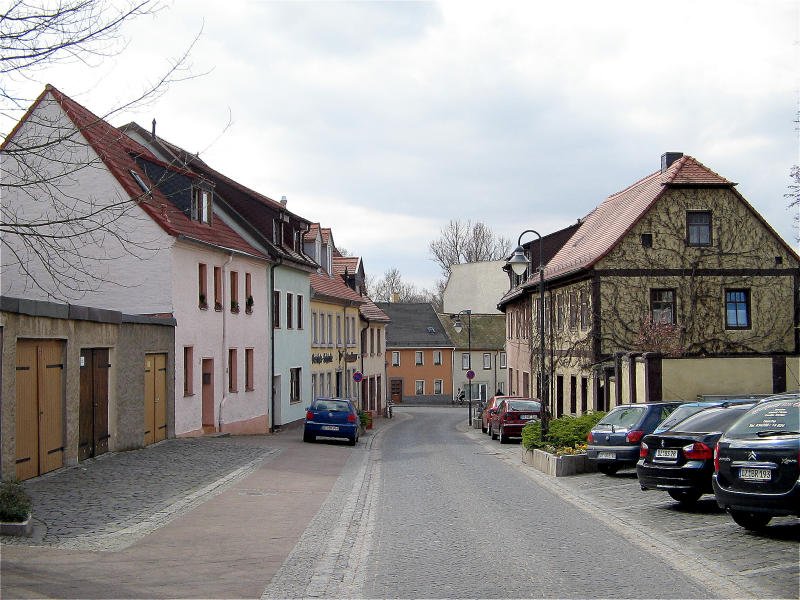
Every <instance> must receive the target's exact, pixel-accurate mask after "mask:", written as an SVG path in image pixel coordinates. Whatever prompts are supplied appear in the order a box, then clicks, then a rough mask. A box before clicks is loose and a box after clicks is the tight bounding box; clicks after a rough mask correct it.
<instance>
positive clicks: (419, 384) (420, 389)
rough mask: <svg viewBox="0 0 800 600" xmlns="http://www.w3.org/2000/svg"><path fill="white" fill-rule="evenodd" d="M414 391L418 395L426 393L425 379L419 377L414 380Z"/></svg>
mask: <svg viewBox="0 0 800 600" xmlns="http://www.w3.org/2000/svg"><path fill="white" fill-rule="evenodd" d="M414 393H415V394H416V395H417V396H423V395H424V394H425V382H424V381H422V380H420V379H417V380H416V381H415V382H414Z"/></svg>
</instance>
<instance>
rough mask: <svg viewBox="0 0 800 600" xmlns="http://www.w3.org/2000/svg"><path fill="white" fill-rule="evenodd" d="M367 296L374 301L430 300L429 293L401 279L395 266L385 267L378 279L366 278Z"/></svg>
mask: <svg viewBox="0 0 800 600" xmlns="http://www.w3.org/2000/svg"><path fill="white" fill-rule="evenodd" d="M367 291H368V292H369V297H370V298H372V300H373V301H375V302H430V301H431V293H430V292H429V291H428V290H425V289H423V290H420V289H419V288H417V286H415V285H414V284H413V283H409V282H407V281H405V280H404V279H403V275H402V274H401V273H400V270H399V269H398V268H397V267H391V268H389V269H386V272H385V273H384V274H383V277H381V278H380V279H378V280H374V279H372V278H367Z"/></svg>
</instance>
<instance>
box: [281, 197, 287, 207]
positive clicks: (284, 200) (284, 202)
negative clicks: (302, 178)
mask: <svg viewBox="0 0 800 600" xmlns="http://www.w3.org/2000/svg"><path fill="white" fill-rule="evenodd" d="M287 202H288V200H286V196H281V205H282V206H286V203H287Z"/></svg>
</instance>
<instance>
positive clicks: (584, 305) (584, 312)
mask: <svg viewBox="0 0 800 600" xmlns="http://www.w3.org/2000/svg"><path fill="white" fill-rule="evenodd" d="M580 297H581V329H586V328H588V327H589V293H588V292H587V291H586V290H581V291H580Z"/></svg>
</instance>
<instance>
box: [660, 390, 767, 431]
mask: <svg viewBox="0 0 800 600" xmlns="http://www.w3.org/2000/svg"><path fill="white" fill-rule="evenodd" d="M757 401H758V398H756V397H754V396H742V397H730V398H726V399H724V400H703V401H700V402H684V403H683V404H681V405H680V406H679V407H678V408H676V409H675V410H673V411H672V413H670V415H669V416H668V417H667V418H666V419H664V420H663V421H661V423H659V424H658V425H657V426H656V428H655V429H654V430H653V433H661V432H662V431H667V430H668V429H672V427H674V426H675V425H676V424H678V423H680V422H681V421H683V420H684V419H687V418H689V417H691V416H692V415H693V414H695V413H699V412H700V411H701V410H705V409H707V408H712V407H714V406H723V405H725V406H731V405H733V404H749V405H752V404H753V403H754V402H757Z"/></svg>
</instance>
